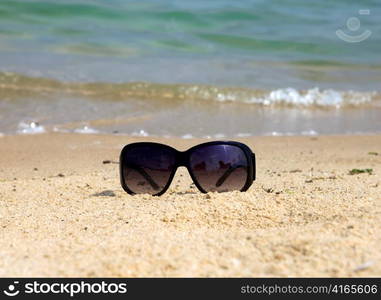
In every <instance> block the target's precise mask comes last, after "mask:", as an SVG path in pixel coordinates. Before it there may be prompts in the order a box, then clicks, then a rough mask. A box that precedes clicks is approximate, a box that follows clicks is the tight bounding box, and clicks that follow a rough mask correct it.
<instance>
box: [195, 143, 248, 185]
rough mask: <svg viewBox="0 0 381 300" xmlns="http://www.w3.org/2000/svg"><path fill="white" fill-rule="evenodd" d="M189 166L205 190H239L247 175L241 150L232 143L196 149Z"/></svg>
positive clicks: (245, 161) (245, 163) (246, 166)
mask: <svg viewBox="0 0 381 300" xmlns="http://www.w3.org/2000/svg"><path fill="white" fill-rule="evenodd" d="M190 168H191V171H192V173H193V176H194V177H195V179H196V180H197V182H198V183H199V185H200V186H201V187H202V188H203V189H204V190H205V191H207V192H209V191H218V192H226V191H233V190H241V189H242V188H243V187H244V186H245V183H246V180H247V177H248V161H247V158H246V155H245V153H244V152H243V150H242V149H241V148H239V147H237V146H233V145H210V146H205V147H201V148H198V149H196V150H195V151H194V152H193V153H192V154H191V157H190Z"/></svg>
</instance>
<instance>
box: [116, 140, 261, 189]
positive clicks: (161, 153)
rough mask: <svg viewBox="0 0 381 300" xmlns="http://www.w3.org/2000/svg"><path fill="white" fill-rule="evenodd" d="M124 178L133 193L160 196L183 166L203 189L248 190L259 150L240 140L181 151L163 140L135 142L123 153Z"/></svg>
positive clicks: (125, 148) (121, 158)
mask: <svg viewBox="0 0 381 300" xmlns="http://www.w3.org/2000/svg"><path fill="white" fill-rule="evenodd" d="M119 165H120V182H121V184H122V187H123V189H124V190H125V191H126V192H127V193H129V194H132V195H133V194H151V195H155V196H160V195H162V194H164V193H165V192H166V190H167V189H168V187H169V186H170V184H171V182H172V180H173V177H174V175H175V173H176V170H177V168H178V167H180V166H184V167H186V168H187V169H188V172H189V174H190V176H191V177H192V180H193V182H194V184H195V185H196V187H197V188H198V189H199V190H200V191H201V192H202V193H207V192H212V191H216V192H227V191H233V190H239V191H242V192H243V191H246V190H247V189H248V188H249V187H250V186H251V184H252V183H253V181H254V180H255V154H254V153H253V152H252V151H251V150H250V148H249V147H248V146H246V145H245V144H242V143H238V142H222V141H216V142H208V143H203V144H200V145H197V146H194V147H192V148H190V149H188V150H187V151H184V152H181V151H178V150H176V149H174V148H172V147H170V146H167V145H163V144H159V143H132V144H128V145H126V146H125V147H124V148H123V150H122V152H121V154H120V164H119Z"/></svg>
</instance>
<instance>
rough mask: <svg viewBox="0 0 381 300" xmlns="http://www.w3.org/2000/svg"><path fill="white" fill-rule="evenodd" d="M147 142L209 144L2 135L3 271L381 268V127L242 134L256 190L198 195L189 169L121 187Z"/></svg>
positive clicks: (325, 272)
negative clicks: (135, 153) (152, 191)
mask: <svg viewBox="0 0 381 300" xmlns="http://www.w3.org/2000/svg"><path fill="white" fill-rule="evenodd" d="M138 140H140V141H142V140H144V141H147V140H154V141H159V142H163V143H167V144H170V145H172V146H175V147H176V148H178V149H179V150H185V149H186V148H188V147H190V146H192V145H194V144H196V143H199V142H202V140H191V139H189V140H184V139H164V138H160V139H159V138H158V139H152V138H144V139H143V138H130V137H125V136H124V137H123V136H111V135H110V136H106V135H80V134H42V135H26V136H22V135H19V136H2V137H1V136H0V276H26V277H29V276H42V277H43V276H73V277H74V276H78V277H82V276H85V277H87V276H90V277H94V276H102V277H103V276H105V277H113V276H115V277H119V276H127V277H136V276H139V277H140V276H239V277H240V276H249V277H252V276H254V277H262V276H280V277H284V276H312V277H315V276H381V235H380V224H381V136H380V135H376V136H319V137H254V138H248V139H240V141H243V142H245V143H248V144H249V146H250V147H251V148H252V149H253V150H254V151H255V152H256V154H257V167H258V170H257V181H256V182H255V183H254V185H253V186H252V187H251V188H250V190H249V191H248V192H246V193H240V192H229V193H221V194H217V193H209V194H201V193H200V192H198V190H197V189H196V188H195V187H194V186H192V185H191V179H190V177H189V176H188V174H187V172H186V170H182V169H181V170H178V172H177V174H176V176H175V179H174V181H173V183H172V186H171V188H170V189H169V191H168V192H167V193H166V194H165V195H163V196H161V197H151V196H148V195H138V196H130V195H128V194H126V193H125V192H124V191H123V190H122V188H121V187H120V184H119V175H118V164H117V163H116V162H117V160H118V155H119V151H120V149H121V148H122V146H123V145H125V144H127V143H130V142H133V141H138ZM376 154H378V155H376ZM105 160H110V161H111V163H103V161H105ZM113 162H115V163H113ZM352 169H372V172H370V173H371V174H368V173H360V174H355V175H350V174H349V173H350V170H352Z"/></svg>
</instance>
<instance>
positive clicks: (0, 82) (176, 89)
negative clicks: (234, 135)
mask: <svg viewBox="0 0 381 300" xmlns="http://www.w3.org/2000/svg"><path fill="white" fill-rule="evenodd" d="M0 91H2V95H3V96H2V99H0V101H1V100H4V99H8V100H9V99H13V98H25V97H43V98H47V97H48V98H49V97H50V98H52V99H54V97H62V96H65V95H66V96H67V95H70V96H75V97H85V98H96V99H97V100H104V101H108V100H115V101H122V100H123V101H124V100H136V99H141V100H148V101H162V103H163V105H165V103H166V102H167V103H168V102H169V103H174V102H176V101H179V102H181V101H205V102H207V101H212V102H220V103H221V102H231V103H237V104H255V105H260V106H264V107H273V106H296V107H303V108H308V107H312V108H313V107H315V108H316V107H323V108H330V107H332V108H342V107H356V106H362V105H370V106H373V105H375V106H377V107H381V105H380V103H381V94H380V92H376V91H368V92H360V91H339V90H334V89H319V88H318V87H314V88H311V89H307V90H298V89H295V88H292V87H287V88H283V89H275V90H260V89H250V88H241V87H221V86H210V85H192V84H159V83H149V82H128V83H106V82H90V83H88V82H86V83H83V82H64V81H58V80H54V79H49V78H38V77H29V76H25V75H20V74H16V73H9V72H1V73H0Z"/></svg>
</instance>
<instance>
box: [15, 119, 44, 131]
mask: <svg viewBox="0 0 381 300" xmlns="http://www.w3.org/2000/svg"><path fill="white" fill-rule="evenodd" d="M45 132H46V130H45V127H44V126H42V125H40V124H39V123H38V122H34V121H33V122H28V123H26V122H20V123H19V125H18V129H17V133H21V134H39V133H45Z"/></svg>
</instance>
